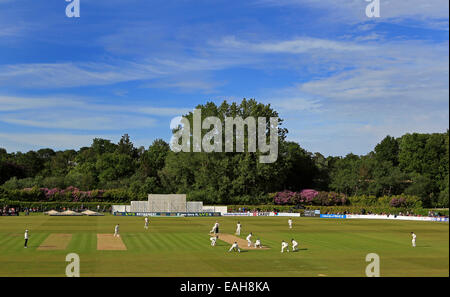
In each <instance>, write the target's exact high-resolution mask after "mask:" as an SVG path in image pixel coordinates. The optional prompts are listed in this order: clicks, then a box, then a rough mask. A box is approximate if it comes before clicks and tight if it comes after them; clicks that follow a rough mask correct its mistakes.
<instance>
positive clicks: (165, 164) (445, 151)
mask: <svg viewBox="0 0 450 297" xmlns="http://www.w3.org/2000/svg"><path fill="white" fill-rule="evenodd" d="M197 108H201V109H202V116H203V117H206V116H217V117H219V118H221V119H222V120H223V119H224V118H225V117H237V116H241V117H242V118H244V119H245V118H246V117H248V116H253V117H278V113H277V112H276V111H275V110H274V109H272V107H271V106H270V105H264V104H262V103H258V102H257V101H256V100H254V99H250V100H246V99H244V100H243V101H242V102H241V103H239V104H238V103H232V104H228V103H227V102H226V101H224V102H223V103H222V104H221V105H216V104H214V103H212V102H208V103H206V104H205V105H199V106H197ZM186 118H188V119H190V120H191V121H192V113H190V114H188V115H186ZM282 124H283V120H281V119H280V120H279V127H280V129H279V153H278V160H277V161H276V162H275V163H269V164H262V163H259V156H258V154H259V153H249V152H244V153H183V152H180V153H174V152H172V151H171V150H170V147H169V144H168V143H167V142H165V141H164V140H161V139H156V140H155V141H153V143H152V144H151V145H150V146H149V147H148V148H145V147H135V146H134V145H133V143H132V142H131V140H130V137H129V136H128V135H127V134H125V135H124V136H123V137H122V138H121V139H120V141H119V142H118V143H117V144H116V143H112V142H111V141H110V140H107V139H100V138H96V139H94V140H93V142H92V144H91V146H90V147H83V148H81V149H79V150H65V151H54V150H52V149H50V148H44V149H40V150H38V151H29V152H26V153H22V152H16V153H8V152H7V151H6V150H5V149H1V148H0V185H1V189H2V190H3V193H4V194H3V196H7V195H8V194H5V193H11V191H13V190H19V189H25V188H33V187H34V188H47V189H55V188H58V189H66V188H68V187H75V188H77V189H80V190H81V191H91V190H112V189H114V190H121V191H122V192H126V193H128V194H127V195H128V196H129V197H133V198H134V199H145V198H146V196H147V194H148V193H187V194H188V199H190V200H201V201H204V202H205V203H215V204H261V203H267V202H273V201H269V200H270V199H272V198H270V197H271V196H270V195H269V193H274V192H278V191H284V190H289V191H301V190H303V189H315V190H318V191H335V192H338V193H343V194H345V195H347V196H359V195H371V196H375V197H383V196H394V195H400V194H405V195H413V196H418V197H420V199H421V200H422V205H423V206H424V207H448V199H449V168H448V164H449V132H448V130H447V132H445V133H433V134H419V133H413V134H405V135H403V136H402V137H399V138H394V137H391V136H386V137H385V138H384V139H383V140H382V141H381V142H380V143H379V144H377V145H376V146H375V148H374V150H373V151H372V152H370V153H368V154H367V155H363V156H358V155H354V154H351V153H350V154H348V155H347V156H345V157H334V156H329V157H325V156H323V155H322V154H320V153H317V152H316V153H311V152H308V151H306V150H305V149H303V148H302V147H300V145H299V144H298V143H295V142H292V141H288V140H286V136H287V134H288V131H287V129H285V128H282ZM203 132H204V133H206V132H207V131H203ZM222 135H224V133H223V134H222ZM246 136H247V135H245V137H246ZM245 143H246V142H245ZM245 147H246V148H247V146H246V145H245ZM8 191H9V192H8ZM0 198H1V197H0ZM11 200H14V199H11Z"/></svg>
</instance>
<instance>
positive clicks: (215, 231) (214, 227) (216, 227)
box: [209, 222, 219, 233]
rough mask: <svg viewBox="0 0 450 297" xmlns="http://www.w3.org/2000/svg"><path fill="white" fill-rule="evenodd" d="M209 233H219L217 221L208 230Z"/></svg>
mask: <svg viewBox="0 0 450 297" xmlns="http://www.w3.org/2000/svg"><path fill="white" fill-rule="evenodd" d="M209 233H219V223H218V222H216V223H215V224H214V226H213V228H212V230H211V231H209Z"/></svg>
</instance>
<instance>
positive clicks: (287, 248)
mask: <svg viewBox="0 0 450 297" xmlns="http://www.w3.org/2000/svg"><path fill="white" fill-rule="evenodd" d="M285 249H286V251H287V252H288V253H289V244H288V243H287V242H286V241H284V240H283V241H282V242H281V252H282V253H284V250H285Z"/></svg>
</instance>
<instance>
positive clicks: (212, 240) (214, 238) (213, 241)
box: [209, 236, 219, 246]
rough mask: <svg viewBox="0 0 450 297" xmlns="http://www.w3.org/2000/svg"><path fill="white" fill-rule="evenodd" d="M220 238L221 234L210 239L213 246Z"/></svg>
mask: <svg viewBox="0 0 450 297" xmlns="http://www.w3.org/2000/svg"><path fill="white" fill-rule="evenodd" d="M218 238H219V236H213V237H211V238H210V239H209V240H211V246H216V241H217V239H218Z"/></svg>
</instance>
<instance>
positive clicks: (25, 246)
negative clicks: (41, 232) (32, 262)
mask: <svg viewBox="0 0 450 297" xmlns="http://www.w3.org/2000/svg"><path fill="white" fill-rule="evenodd" d="M24 239H25V245H24V246H23V247H24V248H26V249H27V248H28V229H27V230H25V235H24Z"/></svg>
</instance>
